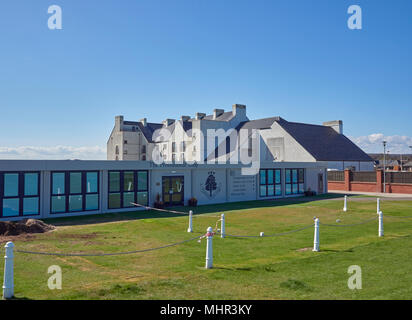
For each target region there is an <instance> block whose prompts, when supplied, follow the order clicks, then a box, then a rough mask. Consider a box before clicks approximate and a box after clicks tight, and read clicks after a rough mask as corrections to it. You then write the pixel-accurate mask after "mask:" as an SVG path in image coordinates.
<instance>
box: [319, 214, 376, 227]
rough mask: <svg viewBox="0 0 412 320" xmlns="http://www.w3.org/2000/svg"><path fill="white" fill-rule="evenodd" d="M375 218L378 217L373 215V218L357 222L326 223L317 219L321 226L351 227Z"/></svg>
mask: <svg viewBox="0 0 412 320" xmlns="http://www.w3.org/2000/svg"><path fill="white" fill-rule="evenodd" d="M376 219H378V216H376V217H373V218H371V219H368V220H365V221H362V222H359V223H352V224H326V223H322V222H320V221H319V224H320V225H323V226H326V227H352V226H359V225H361V224H365V223H369V222H371V221H374V220H376Z"/></svg>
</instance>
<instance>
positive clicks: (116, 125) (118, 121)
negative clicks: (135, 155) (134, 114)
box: [114, 116, 124, 131]
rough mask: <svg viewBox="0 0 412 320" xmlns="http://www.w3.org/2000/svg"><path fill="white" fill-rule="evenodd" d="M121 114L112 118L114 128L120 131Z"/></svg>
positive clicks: (121, 124) (121, 123) (121, 125)
mask: <svg viewBox="0 0 412 320" xmlns="http://www.w3.org/2000/svg"><path fill="white" fill-rule="evenodd" d="M123 120H124V118H123V116H116V117H115V118H114V126H115V128H116V130H117V131H121V130H122V127H123Z"/></svg>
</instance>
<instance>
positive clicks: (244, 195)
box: [0, 160, 327, 220]
mask: <svg viewBox="0 0 412 320" xmlns="http://www.w3.org/2000/svg"><path fill="white" fill-rule="evenodd" d="M246 167H247V166H245V165H241V164H212V165H211V164H197V163H183V164H173V163H162V164H160V165H157V164H155V163H153V162H150V161H82V160H0V219H1V220H18V219H23V218H50V217H65V216H73V215H83V214H101V213H108V212H120V211H131V210H142V209H144V208H140V207H136V206H133V204H132V203H133V202H134V203H139V204H141V205H143V206H153V205H154V202H155V201H156V198H157V197H160V199H161V200H162V201H163V202H164V204H165V205H166V206H173V205H187V204H188V200H189V199H190V198H192V197H195V198H196V199H197V200H198V204H199V205H202V204H212V203H223V202H234V201H245V200H264V199H278V198H285V197H296V196H301V195H303V193H304V192H305V191H307V190H311V191H314V192H316V193H318V194H322V193H325V192H327V163H326V162H319V161H318V162H279V163H275V162H273V161H267V162H265V161H262V162H261V163H260V168H258V170H257V171H256V172H255V173H254V174H245V173H244V172H242V169H244V168H246ZM188 210H189V209H188Z"/></svg>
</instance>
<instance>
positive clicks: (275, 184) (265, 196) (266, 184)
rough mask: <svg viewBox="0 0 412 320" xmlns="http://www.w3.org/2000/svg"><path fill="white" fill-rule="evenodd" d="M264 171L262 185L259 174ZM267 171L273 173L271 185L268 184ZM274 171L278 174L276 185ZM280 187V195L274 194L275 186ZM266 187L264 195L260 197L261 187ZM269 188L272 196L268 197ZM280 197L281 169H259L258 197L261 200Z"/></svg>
mask: <svg viewBox="0 0 412 320" xmlns="http://www.w3.org/2000/svg"><path fill="white" fill-rule="evenodd" d="M262 171H265V183H262V180H261V172H262ZM268 171H272V172H273V183H268ZM276 171H278V172H279V173H280V182H279V183H276ZM279 185H280V194H276V186H279ZM262 186H266V195H262V193H261V187H262ZM269 186H273V195H268V194H269V192H268V190H269ZM281 196H282V169H276V168H273V169H260V170H259V197H261V198H270V197H272V198H274V197H281Z"/></svg>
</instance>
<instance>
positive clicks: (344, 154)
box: [226, 117, 373, 161]
mask: <svg viewBox="0 0 412 320" xmlns="http://www.w3.org/2000/svg"><path fill="white" fill-rule="evenodd" d="M274 122H277V123H278V124H279V125H280V126H281V127H282V128H283V129H284V130H285V131H286V132H287V133H289V134H290V135H291V136H292V137H293V138H294V139H295V140H296V141H297V142H298V143H299V144H300V145H301V146H302V147H303V148H305V150H306V151H307V152H309V153H310V154H311V155H312V156H313V157H314V158H315V159H316V160H317V161H373V159H372V158H371V157H370V156H369V155H367V154H366V153H365V152H364V151H363V150H362V149H361V148H359V147H358V146H357V145H356V144H354V143H353V142H352V141H351V140H349V139H348V138H347V137H346V136H344V135H342V134H339V133H338V132H336V131H335V130H334V129H332V128H331V127H327V126H322V125H314V124H306V123H297V122H289V121H286V120H285V119H283V118H281V117H272V118H264V119H259V120H251V121H245V122H241V123H240V124H239V125H238V126H237V127H236V130H237V131H239V130H240V129H248V130H251V129H260V130H264V129H269V128H270V127H271V126H272V125H273V123H274ZM228 149H229V148H227V147H226V152H227V153H228V152H229V150H228ZM231 151H232V150H231Z"/></svg>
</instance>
